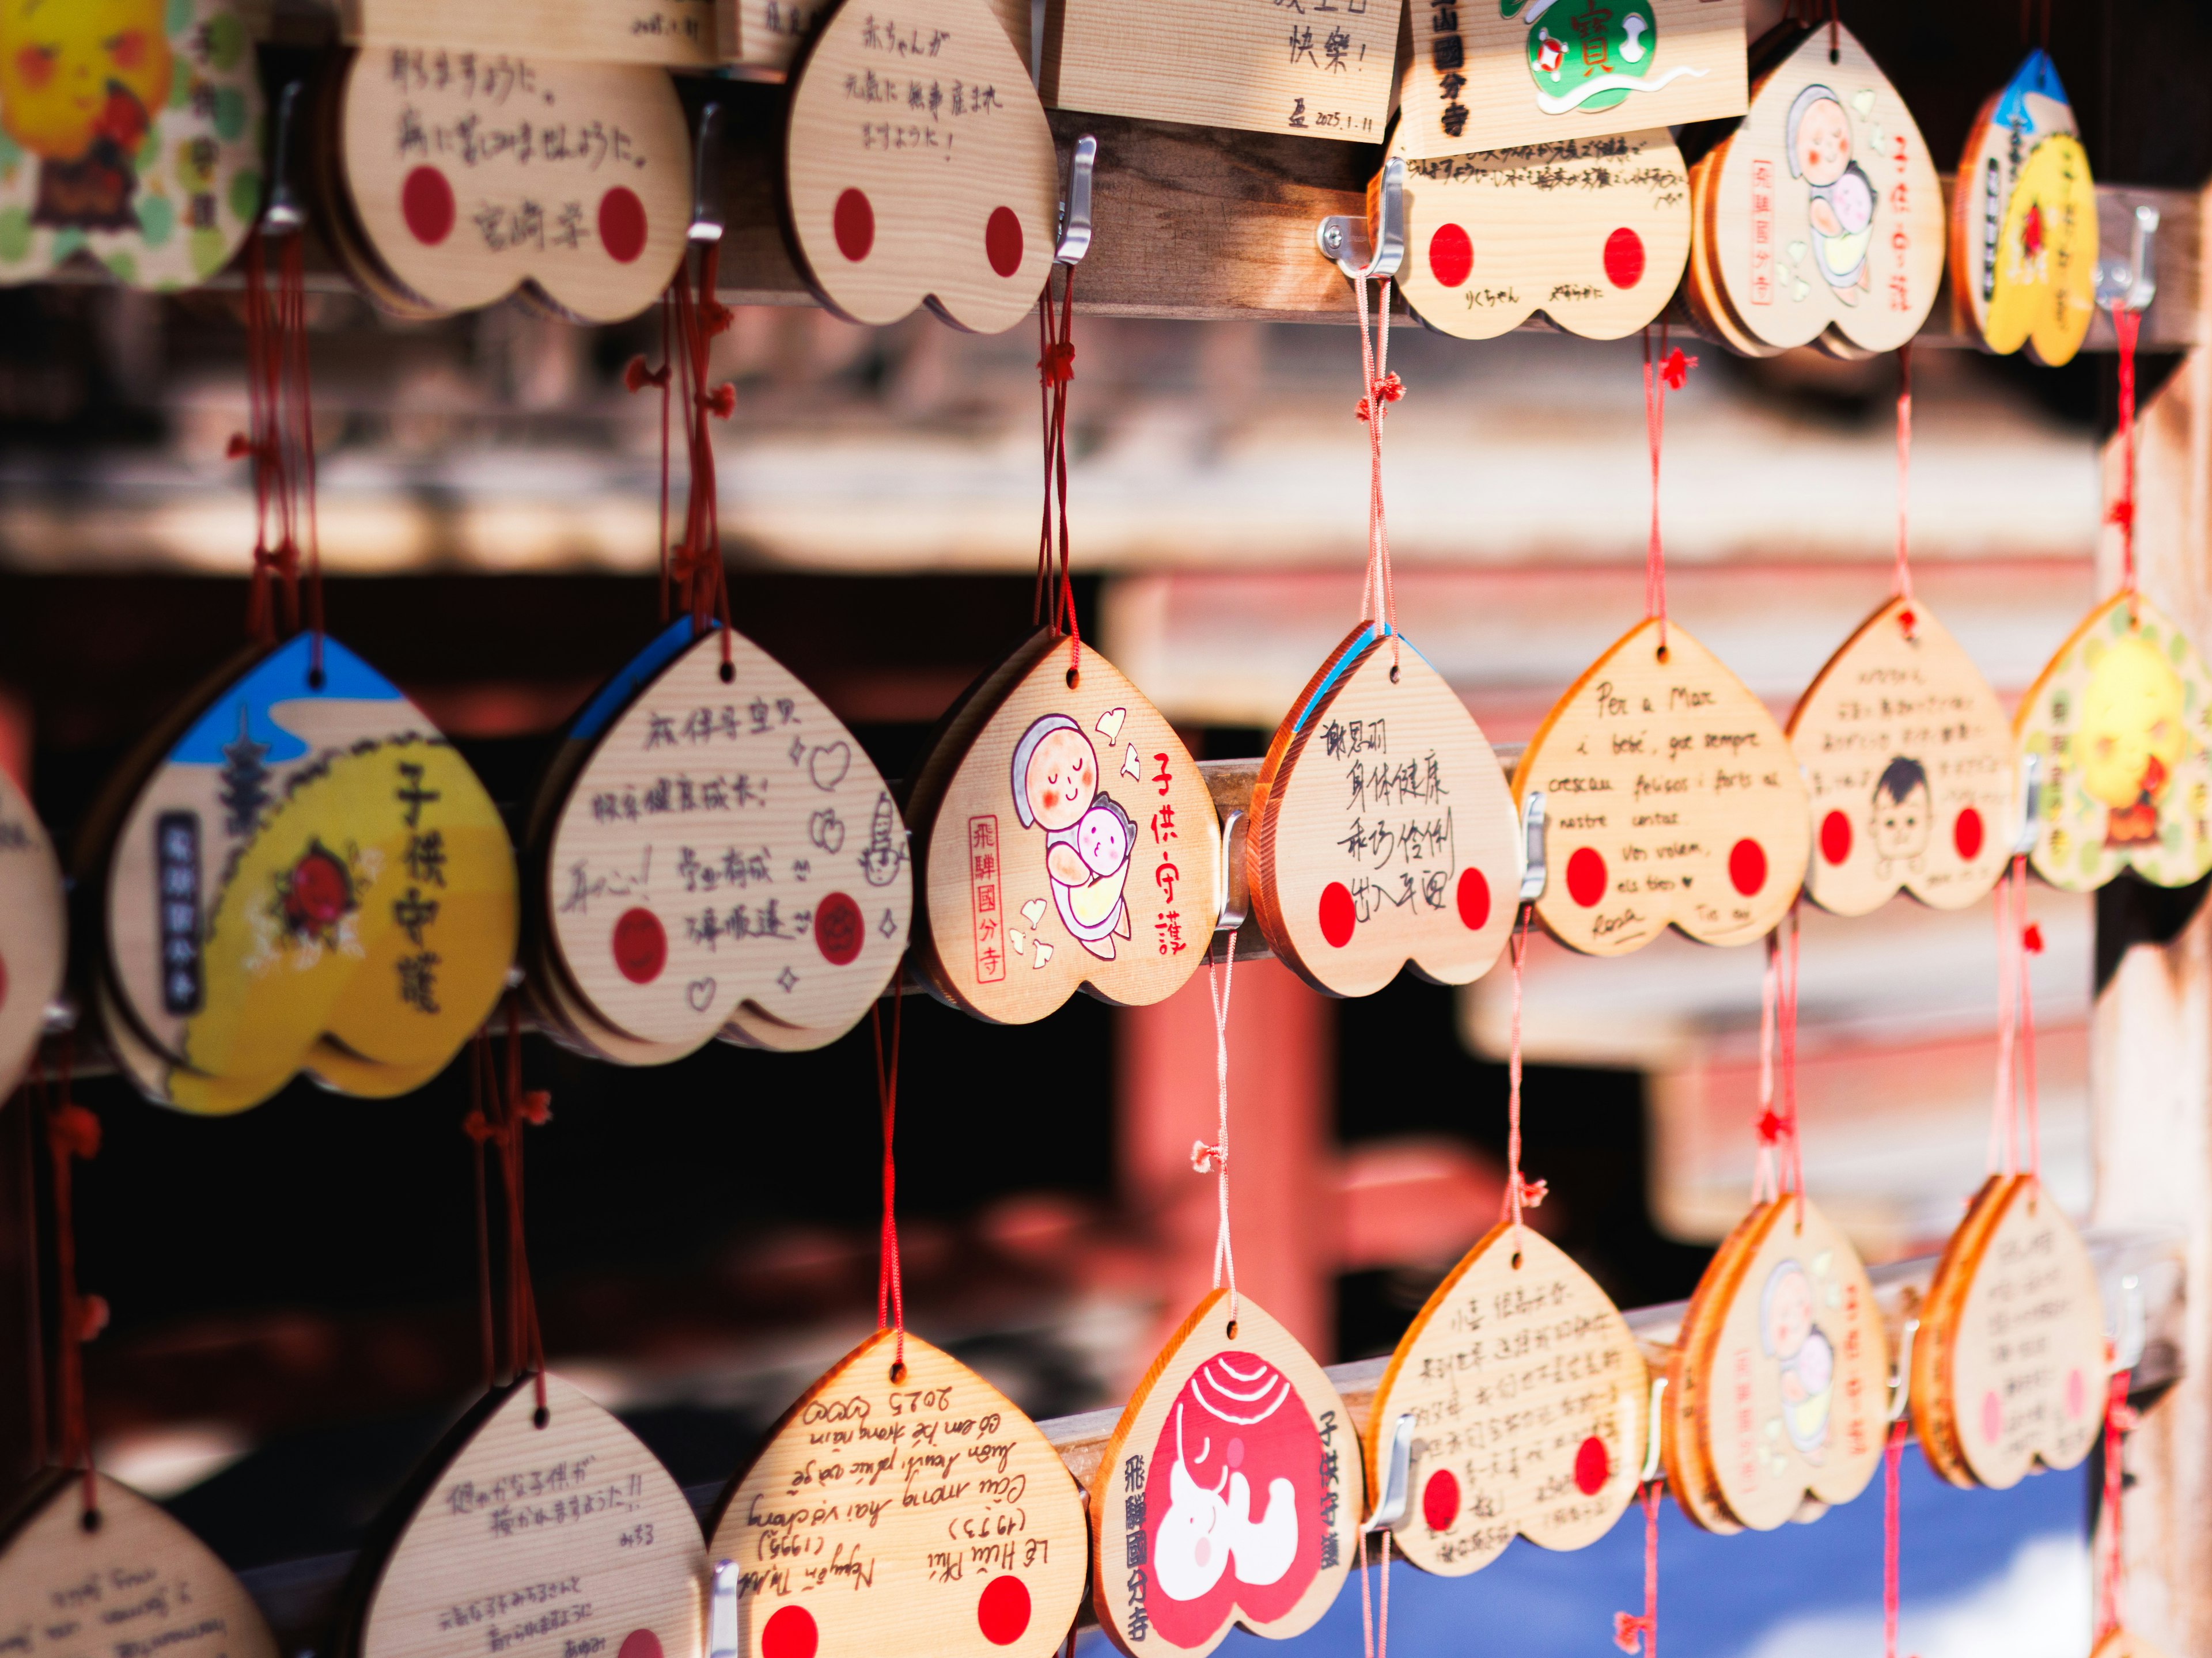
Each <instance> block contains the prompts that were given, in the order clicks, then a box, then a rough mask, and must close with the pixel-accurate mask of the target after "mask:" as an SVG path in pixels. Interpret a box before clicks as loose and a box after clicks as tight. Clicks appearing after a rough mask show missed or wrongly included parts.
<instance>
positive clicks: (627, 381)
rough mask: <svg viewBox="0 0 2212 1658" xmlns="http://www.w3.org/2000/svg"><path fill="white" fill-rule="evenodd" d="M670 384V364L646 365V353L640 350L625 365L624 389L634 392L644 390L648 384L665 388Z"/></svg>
mask: <svg viewBox="0 0 2212 1658" xmlns="http://www.w3.org/2000/svg"><path fill="white" fill-rule="evenodd" d="M667 385H668V365H667V363H665V362H663V363H662V364H661V365H660V367H658V368H647V367H646V366H645V354H644V353H642V352H640V353H639V354H638V355H636V356H635V357H632V358H631V359H630V360H629V361H628V362H627V363H625V364H623V390H624V391H625V392H632V393H635V392H642V391H644V390H645V388H646V387H647V386H659V387H663V388H665V387H666V386H667Z"/></svg>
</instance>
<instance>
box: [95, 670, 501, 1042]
mask: <svg viewBox="0 0 2212 1658" xmlns="http://www.w3.org/2000/svg"><path fill="white" fill-rule="evenodd" d="M312 649H313V641H311V640H310V639H309V638H308V636H307V635H301V636H299V637H298V638H295V639H294V640H292V641H289V642H287V643H286V644H284V645H283V646H280V647H278V648H276V650H274V651H272V652H270V653H268V654H267V655H265V656H264V657H262V658H260V659H258V662H256V663H255V665H253V666H252V667H251V668H250V669H249V670H248V671H246V673H245V674H244V675H243V676H242V677H240V678H239V679H237V680H236V681H235V682H234V683H232V684H231V685H230V686H228V688H227V689H224V690H223V691H222V692H221V693H220V694H219V695H216V697H215V698H214V699H213V700H212V701H210V703H209V704H208V706H207V707H205V708H204V709H203V710H202V711H201V712H200V713H199V714H198V715H197V718H195V719H194V720H191V722H190V724H189V725H188V726H186V727H185V730H184V732H183V733H182V735H181V736H180V737H179V738H177V739H176V740H175V741H174V742H173V744H170V745H169V747H168V748H167V751H166V753H165V754H164V756H162V758H161V762H160V763H159V764H158V765H156V766H155V767H154V768H152V770H151V772H150V773H149V776H148V777H147V779H146V780H145V781H144V783H143V785H142V786H140V787H139V788H138V790H137V793H136V795H135V797H134V798H133V799H132V800H131V804H130V805H129V807H128V809H127V810H126V811H124V812H123V813H122V814H121V826H120V828H119V829H118V832H117V834H116V835H115V837H114V841H113V843H112V848H111V849H110V851H109V853H108V855H107V859H106V876H105V881H104V885H105V892H106V904H105V910H106V914H105V917H104V925H105V932H106V943H107V950H108V960H107V977H108V980H109V982H110V985H111V987H112V989H113V991H114V992H115V997H114V999H115V1002H116V1004H117V1006H118V1011H120V1012H121V1013H123V1014H124V1015H125V1016H126V1017H127V1018H128V1019H129V1020H130V1021H131V1022H132V1023H134V1024H135V1025H136V1027H137V1030H138V1031H139V1032H140V1033H141V1034H142V1035H143V1037H144V1038H145V1039H146V1042H147V1044H148V1046H149V1047H150V1048H152V1049H153V1050H155V1052H156V1053H158V1054H162V1055H164V1056H166V1057H167V1059H169V1060H174V1061H177V1062H179V1064H181V1065H183V1066H188V1067H190V1068H191V1070H193V1071H195V1072H199V1073H201V1074H203V1075H204V1076H207V1077H210V1078H240V1079H243V1078H269V1077H272V1076H274V1077H281V1076H283V1075H285V1074H289V1072H292V1071H294V1070H296V1069H297V1068H299V1066H301V1064H302V1063H304V1062H305V1060H306V1057H307V1054H308V1053H309V1051H310V1050H311V1049H312V1048H313V1047H314V1045H315V1043H316V1042H318V1041H319V1039H320V1038H322V1037H323V1036H325V1035H328V1036H331V1037H334V1038H335V1039H337V1041H338V1042H340V1043H342V1044H343V1046H344V1047H345V1048H348V1049H349V1050H350V1051H351V1052H352V1053H354V1054H357V1055H359V1056H360V1057H362V1059H365V1060H372V1061H374V1062H375V1063H377V1064H379V1065H385V1066H408V1067H412V1066H428V1065H433V1064H435V1063H441V1062H442V1061H443V1060H447V1059H448V1058H450V1057H451V1056H452V1055H453V1054H454V1053H455V1052H457V1051H458V1050H459V1047H460V1045H461V1043H462V1042H465V1040H467V1038H468V1035H470V1033H471V1031H473V1030H475V1029H477V1027H478V1026H479V1025H481V1024H482V1023H483V1019H484V1017H485V1016H486V1015H487V1014H488V1013H489V1011H490V1009H491V1006H492V1004H493V1003H494V1001H495V1000H496V999H497V998H498V995H499V993H500V990H501V987H503V985H504V983H505V981H506V975H507V968H508V966H509V964H510V963H512V962H513V956H514V936H515V925H516V901H515V884H514V881H515V877H514V858H513V851H512V849H511V848H510V847H509V846H508V844H507V831H506V829H505V827H504V825H503V824H502V823H501V819H500V817H499V813H498V811H497V809H496V808H495V806H494V805H493V804H492V802H491V799H490V798H489V796H488V795H486V794H485V793H484V791H483V785H482V784H481V783H479V782H478V781H477V779H476V777H475V775H474V774H472V773H471V771H470V770H469V768H468V766H467V764H466V763H465V762H464V761H463V760H462V759H461V757H460V756H459V753H458V752H456V751H455V750H453V748H452V747H451V746H450V745H448V744H447V743H446V742H445V741H444V739H443V738H441V737H439V736H438V734H437V732H436V731H435V728H434V727H432V726H431V725H430V723H429V721H428V720H427V719H425V718H424V717H423V716H422V713H421V711H420V710H419V709H417V708H415V707H414V705H413V704H411V703H410V702H409V701H407V700H406V699H405V698H404V697H403V696H402V695H400V694H399V692H398V690H397V689H394V688H393V687H392V684H391V683H390V682H389V681H387V680H386V679H385V678H383V677H381V676H380V675H379V674H378V673H377V672H376V671H374V669H372V668H370V667H368V665H367V664H365V663H363V662H362V660H361V659H360V658H359V657H357V656H356V655H354V654H353V653H351V652H350V651H349V650H347V649H346V648H345V647H343V645H340V644H339V643H337V641H335V640H328V639H326V640H325V641H323V646H322V666H321V670H320V677H319V680H318V679H317V678H316V677H315V670H314V669H313V665H312Z"/></svg>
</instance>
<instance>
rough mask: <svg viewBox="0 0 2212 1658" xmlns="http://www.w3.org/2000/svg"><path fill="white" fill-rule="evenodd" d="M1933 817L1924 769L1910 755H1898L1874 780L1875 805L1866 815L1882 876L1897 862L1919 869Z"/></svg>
mask: <svg viewBox="0 0 2212 1658" xmlns="http://www.w3.org/2000/svg"><path fill="white" fill-rule="evenodd" d="M1934 818H1935V813H1934V811H1932V810H1931V809H1930V808H1929V799H1928V771H1927V768H1925V767H1924V766H1923V765H1922V764H1921V763H1920V762H1918V761H1917V760H1915V759H1913V758H1912V757H1911V756H1910V755H1904V754H1900V755H1899V756H1897V758H1895V759H1894V760H1893V761H1891V762H1889V764H1887V766H1885V767H1883V768H1882V773H1881V776H1880V777H1878V778H1876V779H1875V785H1874V802H1873V805H1872V806H1871V808H1870V809H1869V812H1868V821H1867V827H1868V829H1869V830H1871V831H1872V833H1873V836H1874V849H1875V859H1876V861H1877V864H1878V865H1879V867H1880V868H1881V872H1882V873H1883V874H1885V875H1887V874H1888V873H1889V872H1890V869H1891V867H1892V866H1893V865H1897V864H1900V863H1901V864H1904V865H1905V866H1906V867H1908V868H1910V869H1916V870H1917V869H1918V868H1919V867H1920V856H1921V854H1922V853H1924V852H1926V851H1927V850H1928V834H1929V829H1930V828H1931V827H1932V826H1933V823H1934Z"/></svg>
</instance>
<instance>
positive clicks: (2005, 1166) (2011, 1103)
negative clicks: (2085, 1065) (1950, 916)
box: [1989, 857, 2043, 1175]
mask: <svg viewBox="0 0 2212 1658" xmlns="http://www.w3.org/2000/svg"><path fill="white" fill-rule="evenodd" d="M1996 925H1997V1076H1996V1097H1995V1098H1994V1099H1993V1100H1992V1101H1991V1102H1990V1154H1989V1167H1990V1173H1991V1174H1993V1175H1996V1174H2002V1175H2017V1174H2019V1173H2020V1172H2021V1170H2022V1169H2026V1170H2027V1172H2028V1173H2029V1174H2031V1175H2039V1174H2040V1173H2041V1172H2042V1164H2043V1157H2042V1147H2041V1143H2040V1142H2041V1133H2040V1129H2039V1125H2038V1121H2037V1112H2036V1097H2035V999H2034V996H2033V990H2032V987H2031V986H2030V983H2029V963H2028V958H2029V957H2032V956H2039V955H2041V954H2042V953H2043V929H2042V928H2041V927H2040V926H2038V925H2037V924H2036V923H2035V922H2033V921H2032V920H2029V919H2028V914H2027V859H2026V858H2024V857H2015V858H2014V859H2013V860H2012V864H2011V866H2010V867H2009V868H2008V869H2007V870H2006V872H2005V878H2004V879H2003V880H2002V881H2001V882H1999V883H1998V884H1997V890H1996Z"/></svg>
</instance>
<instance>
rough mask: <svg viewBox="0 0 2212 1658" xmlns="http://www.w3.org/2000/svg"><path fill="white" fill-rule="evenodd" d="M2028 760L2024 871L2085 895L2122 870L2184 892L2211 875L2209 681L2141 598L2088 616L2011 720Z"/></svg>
mask: <svg viewBox="0 0 2212 1658" xmlns="http://www.w3.org/2000/svg"><path fill="white" fill-rule="evenodd" d="M2013 730H2014V734H2015V736H2016V737H2017V738H2018V739H2019V742H2020V746H2021V752H2022V754H2024V755H2032V756H2036V758H2037V760H2038V762H2039V770H2038V772H2037V774H2036V810H2035V823H2036V831H2035V848H2034V850H2033V852H2032V853H2029V861H2030V862H2032V863H2033V865H2035V872H2036V873H2037V874H2038V875H2040V876H2041V877H2042V878H2044V879H2045V880H2046V881H2048V882H2050V883H2051V885H2053V886H2055V887H2060V888H2063V889H2064V890H2067V891H2069V892H2089V891H2093V890H2095V889H2096V888H2098V887H2100V886H2102V885H2104V884H2105V883H2106V882H2107V881H2109V880H2111V879H2112V877H2114V876H2115V875H2117V874H2118V873H2119V872H2120V871H2122V870H2123V869H2132V870H2134V871H2135V872H2136V874H2138V875H2140V876H2142V878H2143V879H2145V880H2146V881H2149V882H2151V883H2153V884H2155V885H2158V886H2162V887H2181V886H2187V885H2188V884H2190V883H2191V882H2192V881H2195V880H2197V879H2199V878H2202V877H2203V874H2204V873H2205V872H2206V871H2207V870H2212V822H2208V818H2207V812H2208V806H2207V801H2206V796H2207V793H2208V792H2212V762H2208V759H2207V756H2206V747H2207V744H2212V675H2208V674H2207V672H2206V671H2205V667H2204V659H2203V658H2202V657H2200V656H2198V655H2197V649H2196V647H2194V646H2193V645H2191V643H2190V641H2189V639H2188V637H2187V635H2185V634H2183V633H2182V631H2181V630H2180V629H2179V628H2177V627H2175V626H2174V625H2173V623H2172V622H2171V621H2170V620H2168V619H2167V618H2166V616H2162V615H2160V613H2159V611H2158V610H2157V609H2156V607H2154V605H2152V604H2150V603H2149V601H2148V600H2147V599H2144V598H2141V597H2139V596H2137V597H2130V595H2129V594H2126V593H2120V594H2118V595H2117V596H2115V597H2114V598H2110V599H2108V600H2106V602H2105V603H2104V604H2100V605H2099V606H2098V607H2097V608H2096V609H2095V610H2092V611H2090V612H2089V614H2088V616H2087V618H2086V619H2084V620H2083V622H2082V623H2081V626H2080V627H2078V628H2076V629H2075V630H2074V632H2073V633H2072V635H2069V637H2068V639H2067V641H2066V642H2065V643H2064V644H2063V645H2062V646H2060V647H2058V653H2057V655H2055V656H2053V657H2052V658H2051V660H2050V662H2049V663H2048V664H2047V665H2045V668H2044V670H2043V671H2042V673H2041V674H2039V675H2038V676H2037V677H2036V681H2035V683H2034V684H2033V686H2031V687H2030V688H2029V689H2028V693H2027V695H2026V696H2025V697H2023V698H2022V699H2021V704H2020V709H2019V712H2018V713H2017V714H2015V715H2014V716H2013Z"/></svg>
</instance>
